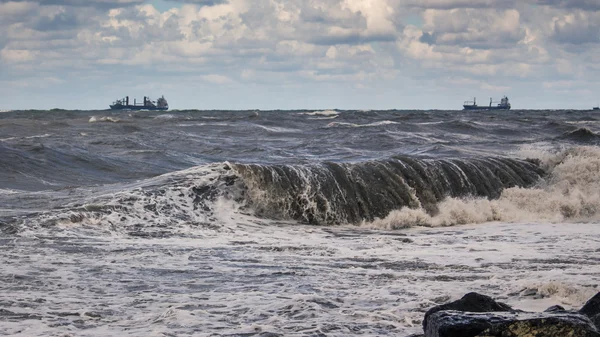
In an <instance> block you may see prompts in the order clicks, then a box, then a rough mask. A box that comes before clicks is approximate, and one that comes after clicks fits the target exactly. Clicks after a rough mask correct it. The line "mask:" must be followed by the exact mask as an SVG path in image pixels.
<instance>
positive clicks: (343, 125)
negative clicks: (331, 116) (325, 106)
mask: <svg viewBox="0 0 600 337" xmlns="http://www.w3.org/2000/svg"><path fill="white" fill-rule="evenodd" d="M391 124H399V123H398V122H393V121H379V122H374V123H369V124H355V123H346V122H331V123H329V124H327V127H328V128H335V127H351V128H364V127H373V126H382V125H391Z"/></svg>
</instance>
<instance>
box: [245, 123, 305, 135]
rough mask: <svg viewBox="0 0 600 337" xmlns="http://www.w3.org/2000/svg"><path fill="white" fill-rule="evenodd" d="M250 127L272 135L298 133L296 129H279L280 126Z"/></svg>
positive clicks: (255, 125)
mask: <svg viewBox="0 0 600 337" xmlns="http://www.w3.org/2000/svg"><path fill="white" fill-rule="evenodd" d="M251 125H252V126H254V127H257V128H259V129H263V130H265V131H269V132H273V133H290V132H300V130H298V129H292V128H284V127H280V126H264V125H260V124H251Z"/></svg>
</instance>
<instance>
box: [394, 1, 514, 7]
mask: <svg viewBox="0 0 600 337" xmlns="http://www.w3.org/2000/svg"><path fill="white" fill-rule="evenodd" d="M515 3H516V1H514V0H503V1H498V0H407V1H406V2H405V6H407V7H414V8H422V9H454V8H510V7H513V6H514V5H515Z"/></svg>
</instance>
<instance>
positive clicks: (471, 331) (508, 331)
mask: <svg viewBox="0 0 600 337" xmlns="http://www.w3.org/2000/svg"><path fill="white" fill-rule="evenodd" d="M428 321H429V322H428V324H427V329H426V330H425V336H426V337H567V336H573V337H600V334H598V331H597V329H596V328H595V327H594V325H593V324H592V322H591V321H590V320H589V318H587V317H586V316H584V315H581V314H578V313H568V312H564V313H528V312H489V313H475V312H461V311H454V310H442V311H438V312H436V313H434V314H432V315H430V316H429V317H428Z"/></svg>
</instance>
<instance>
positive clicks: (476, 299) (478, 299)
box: [423, 292, 515, 331]
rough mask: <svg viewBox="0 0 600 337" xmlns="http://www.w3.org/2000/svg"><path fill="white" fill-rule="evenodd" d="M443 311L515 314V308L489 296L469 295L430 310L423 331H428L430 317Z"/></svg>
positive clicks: (426, 314)
mask: <svg viewBox="0 0 600 337" xmlns="http://www.w3.org/2000/svg"><path fill="white" fill-rule="evenodd" d="M442 310H456V311H466V312H513V311H515V310H513V308H511V307H510V306H508V305H506V304H504V303H500V302H496V301H494V299H492V298H491V297H489V296H486V295H482V294H478V293H475V292H473V293H468V294H466V295H465V296H463V297H462V298H461V299H459V300H456V301H454V302H450V303H446V304H442V305H438V306H436V307H433V308H431V309H429V310H428V311H427V312H426V313H425V319H424V320H423V331H427V324H428V321H429V319H428V318H429V316H430V315H432V314H434V313H436V312H438V311H442Z"/></svg>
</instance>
